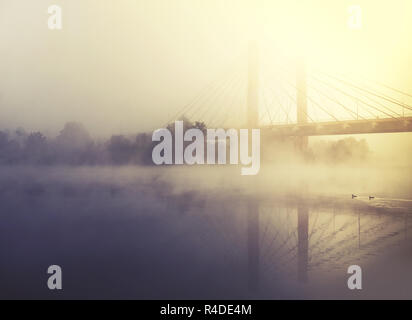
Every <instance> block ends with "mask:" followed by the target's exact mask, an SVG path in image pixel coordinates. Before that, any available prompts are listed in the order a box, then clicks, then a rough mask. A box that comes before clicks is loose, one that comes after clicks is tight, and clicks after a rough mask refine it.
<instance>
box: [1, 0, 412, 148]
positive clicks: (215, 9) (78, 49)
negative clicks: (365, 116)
mask: <svg viewBox="0 0 412 320" xmlns="http://www.w3.org/2000/svg"><path fill="white" fill-rule="evenodd" d="M53 4H57V5H60V6H61V7H62V9H63V28H62V30H59V31H56V30H54V31H52V30H49V29H48V27H47V19H48V17H49V14H48V13H47V8H48V6H50V5H53ZM353 4H357V5H360V6H361V8H362V12H363V15H362V17H363V19H362V22H363V23H362V29H360V30H351V29H350V28H348V25H347V19H348V11H347V10H348V7H349V6H350V5H353ZM411 16H412V2H411V1H409V0H380V1H375V0H356V1H346V0H334V1H330V0H299V1H298V0H289V1H273V0H271V1H269V0H253V1H252V0H226V1H221V0H208V1H203V0H173V1H168V0H117V1H114V0H113V1H109V0H70V1H63V0H53V1H52V0H36V1H30V0H0V126H1V127H2V128H9V129H12V128H16V127H24V128H26V129H27V130H29V131H30V130H42V131H45V132H50V133H52V134H54V133H56V132H58V130H60V129H61V128H62V127H63V125H64V123H65V122H67V121H79V122H82V123H83V124H84V125H85V126H86V127H87V128H88V129H89V130H90V132H91V133H92V134H93V135H107V134H113V133H130V132H138V131H147V130H153V129H155V128H158V127H159V126H161V125H162V124H164V122H165V121H167V120H168V119H170V118H171V117H172V116H173V115H174V114H175V112H176V111H177V110H180V109H181V108H182V106H184V105H185V104H187V103H188V101H190V100H191V99H192V98H193V97H194V96H195V95H196V94H197V93H198V92H199V91H201V90H202V89H203V88H204V87H205V86H207V84H208V83H210V81H213V80H214V79H215V78H217V77H219V76H220V74H221V73H222V70H225V69H226V68H228V66H231V65H234V66H235V68H246V67H247V60H246V59H243V58H242V57H245V52H247V47H248V43H249V42H250V40H251V39H252V40H256V41H257V42H258V43H259V45H260V47H261V51H264V52H265V53H270V52H274V54H273V61H274V60H277V58H278V56H277V55H276V52H279V53H280V52H282V54H283V56H289V57H295V56H302V55H303V56H304V57H305V59H306V61H307V63H308V65H310V66H311V67H314V68H317V67H321V68H326V69H328V70H335V69H336V70H338V71H339V70H340V71H341V70H345V71H348V70H349V71H352V72H354V73H357V74H362V75H364V76H367V77H369V78H372V79H376V80H379V81H382V82H385V83H387V84H390V85H391V86H393V87H396V88H398V89H401V90H403V91H406V92H412V73H411V72H409V70H408V69H409V66H410V62H411V57H412V43H411V41H410V36H411V32H412V19H411ZM279 56H280V55H279ZM242 59H243V60H242ZM273 61H271V59H269V61H268V62H267V63H266V64H265V67H267V66H268V65H269V67H270V65H271V64H272V63H273ZM279 62H281V61H277V62H276V63H279ZM240 111H242V110H240ZM400 136H401V137H402V139H398V138H393V139H395V140H394V141H397V143H398V142H399V141H402V143H406V145H408V143H409V141H410V140H411V139H410V136H409V135H400ZM380 137H381V138H379V139H378V142H377V143H375V142H374V141H375V140H376V139H375V138H371V143H373V144H374V145H375V146H376V147H377V146H379V145H382V141H383V140H385V139H389V140H391V139H392V138H383V137H382V136H380ZM391 137H394V135H391ZM374 139H375V140H374ZM382 139H383V140H382ZM389 140H388V141H389ZM399 143H400V142H399ZM406 145H403V146H406Z"/></svg>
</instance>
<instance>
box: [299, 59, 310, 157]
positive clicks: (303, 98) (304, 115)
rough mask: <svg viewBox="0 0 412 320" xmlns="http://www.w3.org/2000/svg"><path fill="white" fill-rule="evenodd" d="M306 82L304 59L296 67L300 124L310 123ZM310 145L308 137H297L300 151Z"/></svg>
mask: <svg viewBox="0 0 412 320" xmlns="http://www.w3.org/2000/svg"><path fill="white" fill-rule="evenodd" d="M306 81H307V80H306V65H305V62H304V60H303V59H299V60H298V61H297V66H296V108H297V110H296V115H297V119H296V120H297V123H298V124H303V123H307V122H308V102H307V83H306ZM308 143H309V140H308V136H301V137H297V145H298V148H299V150H301V151H305V150H306V149H307V148H308Z"/></svg>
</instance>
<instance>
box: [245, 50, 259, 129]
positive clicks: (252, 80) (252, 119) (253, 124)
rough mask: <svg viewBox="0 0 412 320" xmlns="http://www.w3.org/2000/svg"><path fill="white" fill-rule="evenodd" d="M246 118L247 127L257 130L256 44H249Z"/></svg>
mask: <svg viewBox="0 0 412 320" xmlns="http://www.w3.org/2000/svg"><path fill="white" fill-rule="evenodd" d="M246 116H247V119H246V123H247V127H248V128H249V129H252V128H257V127H258V125H259V48H258V45H257V43H256V42H250V44H249V64H248V91H247V112H246Z"/></svg>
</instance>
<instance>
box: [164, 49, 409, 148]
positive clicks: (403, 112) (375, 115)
mask: <svg viewBox="0 0 412 320" xmlns="http://www.w3.org/2000/svg"><path fill="white" fill-rule="evenodd" d="M262 56H263V53H262V54H259V50H258V47H257V45H256V44H251V45H250V48H249V51H248V60H249V61H248V67H247V68H244V69H246V70H241V71H240V72H239V70H237V71H238V72H237V74H236V70H235V72H233V71H230V72H228V73H227V74H225V75H224V76H223V77H222V78H223V79H219V80H218V81H216V82H215V83H212V84H210V85H209V86H208V87H207V88H205V90H204V92H201V93H200V94H199V95H198V96H197V97H196V98H195V99H194V100H193V101H191V102H190V103H189V104H187V105H186V106H184V107H183V108H182V109H181V110H179V111H178V112H177V113H176V114H175V115H174V117H173V118H172V119H170V121H169V122H173V121H175V120H177V119H181V118H183V117H184V118H187V119H188V120H190V121H192V122H195V121H199V122H204V123H205V124H206V126H207V127H211V128H228V127H231V128H240V127H247V128H252V127H253V128H261V129H262V130H263V131H264V132H265V133H269V134H271V135H273V136H284V137H297V139H298V140H299V139H300V141H301V146H302V147H305V146H307V137H309V136H322V135H345V134H370V133H393V132H412V95H411V94H409V93H407V92H404V91H402V90H399V89H396V88H393V87H391V86H388V85H387V84H383V83H380V82H377V81H374V80H370V79H367V78H364V77H359V76H357V77H355V76H352V75H345V74H331V73H329V72H325V71H323V70H308V68H307V67H306V65H305V62H304V60H303V59H300V60H297V61H295V62H294V68H292V69H290V68H287V67H285V66H284V65H282V64H281V63H279V64H277V65H276V67H275V70H272V69H274V68H273V67H270V66H267V65H265V64H264V61H265V59H264V57H262ZM266 58H267V59H266V61H271V62H273V61H272V60H273V59H272V60H271V57H266ZM243 71H246V72H243ZM169 122H168V123H169Z"/></svg>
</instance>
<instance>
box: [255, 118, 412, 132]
mask: <svg viewBox="0 0 412 320" xmlns="http://www.w3.org/2000/svg"><path fill="white" fill-rule="evenodd" d="M262 129H263V130H270V131H271V133H272V134H275V135H279V136H324V135H343V134H365V133H391V132H412V117H402V118H396V119H394V118H385V119H368V120H346V121H333V122H318V123H300V124H298V123H295V124H284V125H271V126H265V127H262Z"/></svg>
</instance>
